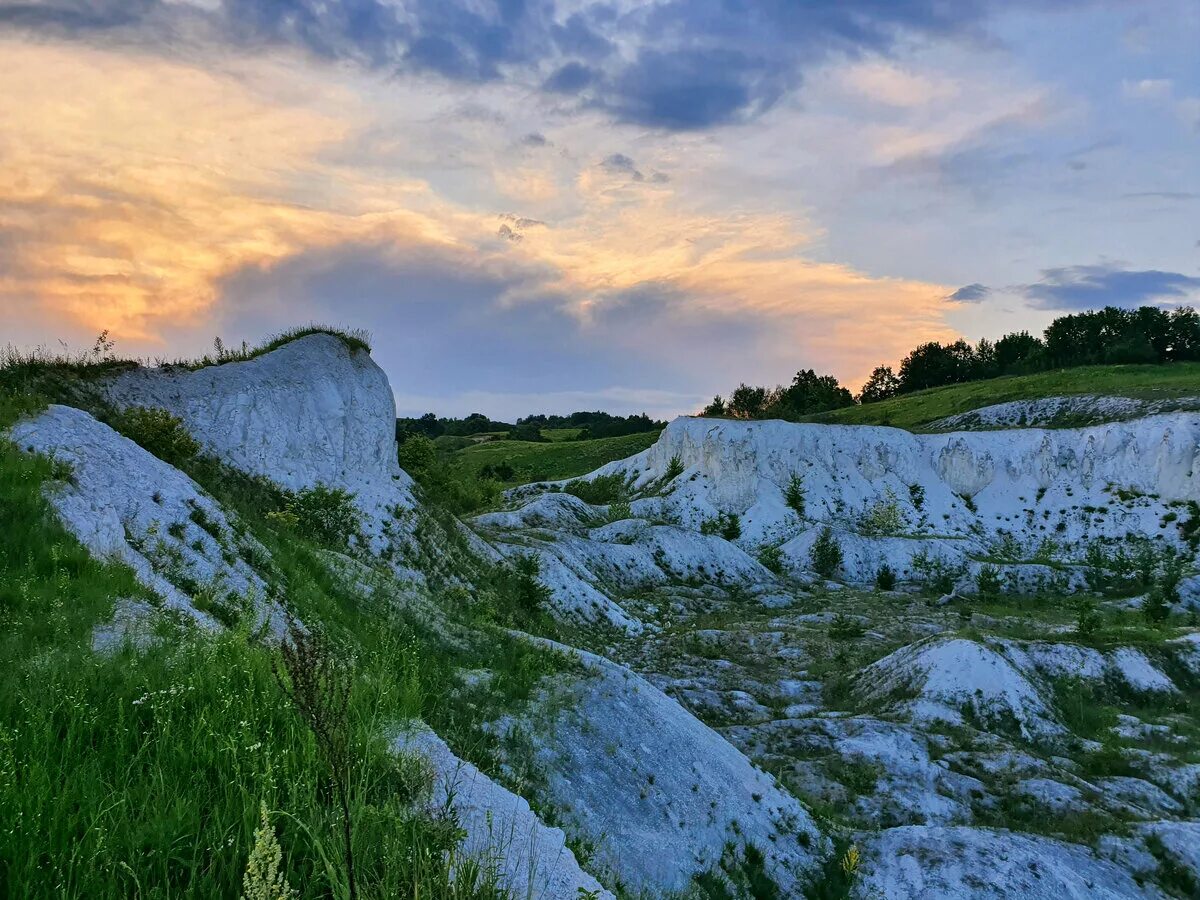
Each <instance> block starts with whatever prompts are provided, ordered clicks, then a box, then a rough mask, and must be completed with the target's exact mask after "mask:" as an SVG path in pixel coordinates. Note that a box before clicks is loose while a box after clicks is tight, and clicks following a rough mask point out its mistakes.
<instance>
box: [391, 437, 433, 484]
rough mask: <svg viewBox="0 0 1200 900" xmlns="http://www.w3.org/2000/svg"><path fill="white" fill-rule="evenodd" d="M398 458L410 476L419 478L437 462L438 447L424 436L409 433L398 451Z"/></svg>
mask: <svg viewBox="0 0 1200 900" xmlns="http://www.w3.org/2000/svg"><path fill="white" fill-rule="evenodd" d="M396 458H397V459H398V460H399V462H400V468H402V469H403V470H404V471H405V472H407V473H408V474H409V475H411V476H413V477H414V478H417V477H418V476H420V475H421V474H422V473H424V472H427V471H428V470H429V469H430V468H431V467H432V466H433V464H434V463H435V462H437V458H438V451H437V445H435V444H434V443H433V441H432V440H431V439H430V438H427V437H426V436H425V435H423V434H412V433H409V434H408V437H407V438H405V440H404V442H403V443H402V444H400V446H399V447H398V448H397V450H396Z"/></svg>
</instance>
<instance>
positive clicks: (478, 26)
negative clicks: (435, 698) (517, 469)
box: [0, 0, 1200, 419]
mask: <svg viewBox="0 0 1200 900" xmlns="http://www.w3.org/2000/svg"><path fill="white" fill-rule="evenodd" d="M1197 47H1200V2H1197V0H1140V2H1129V0H1126V2H1115V0H1110V2H1101V0H1094V2H1088V0H1057V2H1052V3H1049V2H1032V0H1031V2H1019V0H1006V2H988V0H956V2H954V3H947V2H945V0H805V2H800V0H790V2H789V0H760V2H752V0H654V2H637V3H635V2H629V0H611V2H610V0H602V2H591V0H340V2H339V0H15V2H13V0H0V345H4V344H10V343H11V344H14V345H17V346H19V347H24V348H27V347H33V346H38V345H44V346H48V347H50V348H52V349H54V348H58V347H59V346H61V345H62V344H66V345H68V346H70V347H73V348H77V347H87V346H90V345H91V344H92V342H93V340H94V338H95V336H96V335H97V333H99V332H100V331H102V330H104V329H107V330H108V332H109V335H110V337H111V338H112V339H113V340H115V342H116V349H117V351H118V352H119V353H122V354H124V355H134V356H139V357H145V358H159V357H164V358H177V357H181V356H190V355H197V354H200V353H203V352H205V351H206V350H208V349H209V348H211V346H212V342H213V339H214V337H218V336H219V337H220V338H222V340H223V341H224V342H225V344H226V345H231V346H237V345H239V344H240V343H241V342H242V341H246V342H249V343H251V344H254V343H257V342H259V341H261V340H262V339H263V338H265V337H267V336H269V335H271V334H273V333H277V332H278V331H280V330H282V329H284V328H287V327H289V326H292V325H297V324H307V323H309V322H320V323H329V324H335V325H340V326H344V327H349V328H362V329H366V330H367V331H369V332H370V334H371V336H372V347H373V355H374V357H375V359H376V360H377V361H378V362H379V363H380V365H382V366H383V367H384V369H385V370H386V371H387V373H388V376H389V378H390V380H391V383H392V386H393V390H394V391H395V394H396V401H397V408H398V411H399V413H400V414H401V415H408V414H413V415H417V414H421V413H423V412H427V411H431V410H432V411H436V412H438V413H439V414H442V415H465V414H467V413H470V412H476V411H478V412H483V413H486V414H488V415H491V416H493V417H496V418H507V419H512V418H514V417H516V416H519V415H525V414H529V413H537V412H545V413H553V412H558V413H562V412H568V411H571V410H575V409H606V410H609V411H612V412H620V413H628V412H642V411H645V412H648V413H650V414H651V415H654V416H658V417H669V416H673V415H675V414H678V413H686V412H691V411H695V410H696V409H698V408H699V407H700V406H702V405H703V404H704V403H705V402H706V401H707V400H708V399H710V398H711V397H712V396H713V395H714V394H716V393H728V391H729V390H730V389H731V388H733V387H734V386H736V385H737V384H738V383H739V382H742V381H746V382H749V383H752V384H753V383H757V384H776V383H781V382H787V381H789V380H790V378H791V376H792V375H793V374H794V373H795V372H796V371H797V370H798V369H801V368H815V369H817V370H818V371H819V372H830V373H832V374H834V375H836V376H837V377H838V378H839V379H841V380H842V381H843V382H845V383H847V384H849V385H851V386H857V385H859V384H861V382H862V381H863V380H864V379H865V378H866V376H867V375H869V374H870V372H871V370H872V368H874V367H875V366H876V365H879V364H890V365H893V366H895V365H896V364H897V363H898V361H899V360H900V358H902V357H903V355H904V354H905V353H906V352H907V351H908V350H909V349H911V348H912V347H913V346H915V345H916V344H918V343H921V342H923V341H928V340H944V339H954V338H956V337H959V336H965V337H967V338H968V339H971V340H976V339H978V338H981V337H991V338H995V337H997V336H999V335H1000V334H1003V333H1005V332H1007V331H1012V330H1021V329H1029V330H1031V331H1034V332H1037V331H1040V330H1041V329H1042V328H1044V327H1045V325H1046V324H1047V323H1048V322H1049V321H1050V320H1051V319H1053V318H1054V317H1055V316H1058V315H1062V314H1064V313H1067V312H1072V311H1078V310H1082V309H1088V308H1096V307H1099V306H1103V305H1106V304H1115V305H1122V306H1136V305H1139V304H1153V305H1164V306H1172V305H1177V304H1188V303H1192V304H1195V303H1200V53H1198V52H1197V49H1196V48H1197Z"/></svg>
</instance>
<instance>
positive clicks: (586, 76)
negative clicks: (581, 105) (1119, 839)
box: [542, 61, 597, 94]
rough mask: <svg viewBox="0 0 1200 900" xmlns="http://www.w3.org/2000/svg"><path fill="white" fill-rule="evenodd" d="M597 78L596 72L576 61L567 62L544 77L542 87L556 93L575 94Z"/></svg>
mask: <svg viewBox="0 0 1200 900" xmlns="http://www.w3.org/2000/svg"><path fill="white" fill-rule="evenodd" d="M596 79H597V73H596V72H595V71H594V70H592V69H589V68H588V67H587V66H585V65H583V64H582V63H578V62H574V61H572V62H569V63H567V64H566V65H564V66H562V67H561V68H559V69H558V70H557V71H556V72H555V73H554V74H553V75H551V76H550V77H549V78H547V79H546V81H545V82H544V83H543V84H542V87H543V88H545V89H546V90H548V91H552V92H553V93H556V94H576V93H578V92H579V91H581V90H583V89H584V88H585V87H587V86H589V85H590V84H592V83H593V82H595V81H596Z"/></svg>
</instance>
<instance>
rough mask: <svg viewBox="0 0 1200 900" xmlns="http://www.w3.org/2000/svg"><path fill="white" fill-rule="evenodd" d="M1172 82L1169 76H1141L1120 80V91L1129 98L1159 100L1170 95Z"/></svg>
mask: <svg viewBox="0 0 1200 900" xmlns="http://www.w3.org/2000/svg"><path fill="white" fill-rule="evenodd" d="M1172 87H1173V84H1172V82H1171V79H1169V78H1143V79H1141V80H1140V81H1122V82H1121V93H1122V94H1123V95H1124V96H1125V97H1126V98H1128V99H1130V100H1161V99H1163V98H1165V97H1170V96H1171V89H1172Z"/></svg>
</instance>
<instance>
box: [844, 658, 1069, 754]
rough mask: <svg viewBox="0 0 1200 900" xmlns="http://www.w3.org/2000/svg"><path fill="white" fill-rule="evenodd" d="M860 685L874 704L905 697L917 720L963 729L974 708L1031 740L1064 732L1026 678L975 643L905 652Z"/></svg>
mask: <svg viewBox="0 0 1200 900" xmlns="http://www.w3.org/2000/svg"><path fill="white" fill-rule="evenodd" d="M859 682H860V689H861V690H863V691H864V693H865V694H866V695H867V697H868V698H870V699H878V700H886V699H888V698H891V697H899V698H904V699H901V700H899V703H900V705H901V706H902V707H903V708H905V709H907V710H908V711H910V712H911V713H912V715H913V717H914V718H915V719H916V720H917V721H923V722H930V721H945V722H950V723H951V724H955V725H961V724H963V715H962V711H963V710H964V709H965V708H970V710H971V711H972V712H973V713H974V715H975V716H976V717H978V718H980V719H983V720H999V721H1000V723H1001V724H1004V723H1005V720H1007V721H1008V722H1013V723H1015V724H1016V726H1017V727H1018V728H1019V729H1020V731H1021V733H1022V735H1024V736H1026V737H1035V736H1045V735H1056V734H1061V733H1062V732H1063V728H1062V726H1061V725H1059V724H1058V723H1057V722H1055V721H1054V717H1053V714H1052V713H1051V711H1050V709H1049V708H1048V707H1047V706H1046V704H1045V703H1044V702H1043V701H1042V698H1041V697H1040V696H1039V694H1038V691H1037V689H1036V688H1035V687H1034V686H1033V685H1032V684H1031V683H1030V682H1029V681H1028V680H1027V679H1026V678H1025V676H1024V675H1022V674H1021V672H1019V671H1018V670H1017V669H1016V667H1015V666H1013V665H1012V663H1010V662H1009V661H1008V660H1006V659H1005V658H1004V657H1003V656H1001V655H1000V654H999V653H997V652H996V651H994V650H992V649H990V648H988V647H985V646H984V645H982V644H979V643H976V642H975V641H968V640H964V639H962V638H957V639H951V640H945V639H941V638H933V639H931V640H929V641H924V642H922V643H920V644H914V645H912V646H909V647H903V648H901V649H900V650H897V651H896V652H895V653H892V654H890V655H889V656H886V657H884V658H883V659H881V660H879V661H878V662H876V663H874V664H873V665H871V666H870V667H869V668H867V669H866V670H864V671H863V672H862V674H861V675H860V676H859ZM910 697H911V699H908V698H910Z"/></svg>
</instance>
